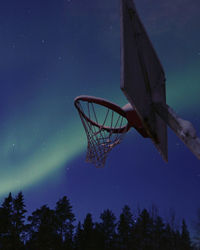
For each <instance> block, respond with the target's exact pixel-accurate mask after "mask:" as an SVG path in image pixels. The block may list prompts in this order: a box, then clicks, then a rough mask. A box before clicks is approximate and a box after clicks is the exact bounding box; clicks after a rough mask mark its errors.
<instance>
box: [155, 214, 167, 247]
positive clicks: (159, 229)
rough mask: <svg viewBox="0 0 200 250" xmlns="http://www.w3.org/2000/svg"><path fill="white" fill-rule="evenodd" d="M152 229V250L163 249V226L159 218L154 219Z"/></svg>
mask: <svg viewBox="0 0 200 250" xmlns="http://www.w3.org/2000/svg"><path fill="white" fill-rule="evenodd" d="M153 224H154V227H153V248H154V250H160V249H164V247H165V242H164V235H165V224H164V222H163V220H162V218H161V217H160V216H157V217H155V218H154V222H153Z"/></svg>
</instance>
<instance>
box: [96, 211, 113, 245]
mask: <svg viewBox="0 0 200 250" xmlns="http://www.w3.org/2000/svg"><path fill="white" fill-rule="evenodd" d="M100 219H101V222H100V223H99V225H98V226H99V230H98V231H99V233H100V234H101V236H102V237H101V243H102V247H103V248H102V249H105V250H111V249H114V248H115V247H116V231H115V229H116V225H117V224H116V217H115V215H114V214H113V212H112V211H111V210H109V209H107V210H105V211H104V212H103V213H102V214H101V215H100ZM96 228H97V226H96Z"/></svg>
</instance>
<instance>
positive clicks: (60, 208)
mask: <svg viewBox="0 0 200 250" xmlns="http://www.w3.org/2000/svg"><path fill="white" fill-rule="evenodd" d="M55 215H56V230H57V232H58V235H59V237H60V239H61V240H62V242H63V247H64V248H65V249H69V250H71V249H73V232H74V225H73V222H74V221H75V215H74V214H73V212H72V206H71V204H70V201H69V200H68V199H67V197H66V196H64V197H63V198H62V199H60V200H59V201H58V202H57V203H56V208H55Z"/></svg>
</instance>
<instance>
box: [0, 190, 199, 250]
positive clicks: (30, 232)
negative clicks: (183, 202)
mask: <svg viewBox="0 0 200 250" xmlns="http://www.w3.org/2000/svg"><path fill="white" fill-rule="evenodd" d="M26 212H27V211H26V206H25V202H24V196H23V194H22V192H19V193H18V194H17V195H16V196H15V197H13V196H12V194H11V193H10V194H9V195H8V196H7V197H6V198H5V199H4V200H3V202H2V204H1V207H0V249H2V250H18V249H19V250H57V249H58V250H64V249H66V250H190V249H199V248H198V247H196V248H195V247H194V246H192V244H191V239H190V235H189V232H188V229H187V225H186V223H185V220H182V224H181V225H180V227H177V225H175V224H176V223H175V221H174V217H173V216H172V218H171V219H172V220H171V222H166V221H165V220H164V219H163V218H162V217H160V216H159V215H158V211H157V208H156V207H155V206H154V207H153V206H152V208H151V209H150V210H147V209H142V210H139V209H138V211H137V213H136V214H133V213H132V212H131V209H130V207H129V206H127V205H125V206H124V207H123V209H122V212H121V214H120V216H119V219H117V217H116V216H115V214H114V213H113V212H112V211H111V210H109V209H107V210H104V211H103V212H102V213H101V214H100V217H99V221H98V222H94V221H93V218H92V214H91V213H88V214H87V215H86V216H85V219H84V221H83V223H81V222H80V221H79V222H77V221H76V217H75V214H74V213H73V209H72V206H71V204H70V200H69V199H68V198H67V197H66V196H64V197H62V198H61V199H59V200H58V201H57V203H56V205H55V208H54V209H51V208H49V207H48V206H47V205H43V206H42V207H40V208H39V209H36V210H35V211H33V212H32V214H31V215H30V216H27V217H26V216H25V214H26Z"/></svg>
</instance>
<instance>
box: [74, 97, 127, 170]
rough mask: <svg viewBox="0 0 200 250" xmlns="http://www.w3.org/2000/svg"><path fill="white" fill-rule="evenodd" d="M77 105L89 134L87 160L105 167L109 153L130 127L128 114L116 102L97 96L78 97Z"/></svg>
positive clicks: (97, 165)
mask: <svg viewBox="0 0 200 250" xmlns="http://www.w3.org/2000/svg"><path fill="white" fill-rule="evenodd" d="M75 106H76V108H77V109H78V112H79V115H80V118H81V121H82V123H83V126H84V129H85V132H86V135H87V140H88V145H87V156H86V161H87V162H90V163H92V164H94V165H95V166H96V167H98V168H100V167H104V165H105V162H106V158H107V156H108V153H109V152H110V151H111V150H112V149H113V148H114V147H115V146H116V145H118V144H119V143H120V142H121V141H122V139H123V137H124V135H125V133H126V132H127V131H128V130H129V128H130V127H129V124H128V121H127V119H126V114H125V112H124V111H123V110H122V109H121V108H120V107H119V106H117V105H115V104H114V103H110V102H108V101H106V100H104V99H101V98H96V97H88V96H80V97H77V98H76V99H75Z"/></svg>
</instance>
